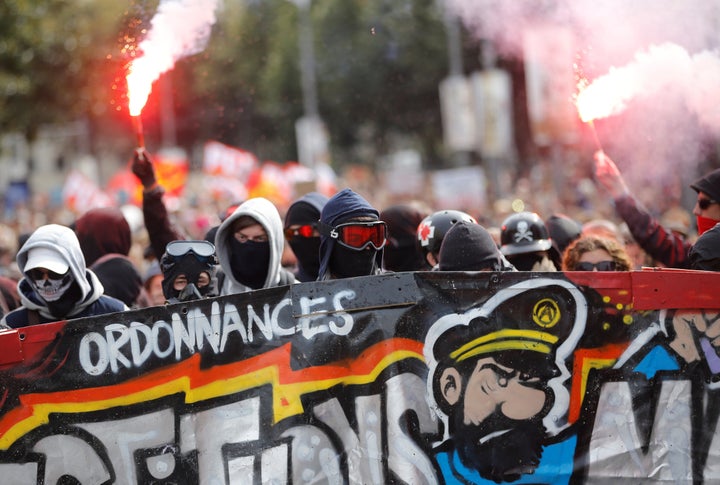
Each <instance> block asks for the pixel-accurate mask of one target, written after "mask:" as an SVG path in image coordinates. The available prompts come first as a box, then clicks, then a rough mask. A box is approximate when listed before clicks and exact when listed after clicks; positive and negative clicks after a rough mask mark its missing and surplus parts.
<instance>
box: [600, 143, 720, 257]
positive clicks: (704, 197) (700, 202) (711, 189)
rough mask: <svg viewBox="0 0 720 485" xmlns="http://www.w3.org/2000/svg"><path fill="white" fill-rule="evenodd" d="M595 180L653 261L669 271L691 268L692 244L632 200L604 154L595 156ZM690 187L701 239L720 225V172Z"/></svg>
mask: <svg viewBox="0 0 720 485" xmlns="http://www.w3.org/2000/svg"><path fill="white" fill-rule="evenodd" d="M595 180H596V181H597V183H598V185H599V186H600V187H602V188H603V189H604V190H605V191H606V192H607V193H608V194H609V195H610V196H611V197H612V198H613V204H614V205H615V211H616V212H617V214H618V216H620V217H621V218H622V219H623V221H625V223H627V226H628V229H630V232H631V234H632V237H633V239H634V240H635V241H636V242H637V243H638V244H639V245H640V247H641V248H642V249H643V250H644V251H645V252H646V253H647V254H648V255H650V257H652V258H653V260H655V261H657V262H659V263H662V264H664V265H665V266H667V267H669V268H690V267H691V261H690V250H691V248H692V246H693V245H692V243H691V242H690V241H688V240H687V239H685V238H684V237H683V236H681V235H678V234H676V233H674V232H673V231H672V230H671V229H669V228H665V227H663V226H662V225H661V223H660V222H659V221H658V220H657V219H655V218H654V217H652V216H651V215H650V213H649V212H648V210H647V209H646V208H645V207H643V206H642V204H640V202H638V201H637V199H635V197H633V195H632V193H631V192H630V189H629V188H628V186H627V185H626V183H625V180H624V179H623V177H622V174H621V173H620V170H619V169H618V167H617V165H615V162H613V160H611V159H610V157H608V156H607V155H605V153H604V152H602V151H598V152H597V153H595ZM690 187H691V188H692V189H693V190H694V191H695V192H696V193H697V199H696V200H695V207H693V211H692V212H693V214H694V215H695V218H696V222H697V228H698V236H701V235H702V234H703V233H704V232H705V231H707V230H709V229H711V228H712V227H713V226H715V224H717V223H718V222H720V168H717V169H715V170H713V171H711V172H709V173H706V174H705V175H703V176H702V177H700V178H699V179H697V180H695V182H693V183H692V184H690Z"/></svg>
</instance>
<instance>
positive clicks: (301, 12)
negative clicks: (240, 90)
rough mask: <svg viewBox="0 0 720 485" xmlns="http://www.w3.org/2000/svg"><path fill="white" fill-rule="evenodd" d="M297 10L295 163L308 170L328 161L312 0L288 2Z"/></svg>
mask: <svg viewBox="0 0 720 485" xmlns="http://www.w3.org/2000/svg"><path fill="white" fill-rule="evenodd" d="M290 1H292V3H294V4H295V6H297V8H298V44H299V47H300V82H301V86H302V96H303V117H302V118H300V119H299V120H297V122H296V123H295V134H296V137H297V145H298V161H299V162H300V163H301V164H302V165H304V166H306V167H310V168H313V169H314V168H315V166H316V164H317V162H319V161H326V160H327V159H328V146H327V145H328V141H327V132H326V130H325V125H324V124H323V122H322V119H321V118H320V115H319V110H318V97H317V80H316V78H315V49H314V47H313V30H312V19H311V17H310V1H311V0H290Z"/></svg>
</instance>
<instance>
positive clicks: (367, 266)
mask: <svg viewBox="0 0 720 485" xmlns="http://www.w3.org/2000/svg"><path fill="white" fill-rule="evenodd" d="M376 256H377V251H376V250H375V249H373V248H371V247H367V248H365V249H363V250H362V251H356V250H354V249H350V248H346V247H345V246H341V245H340V244H336V245H335V246H334V247H333V249H332V253H331V254H330V264H329V270H330V274H332V275H333V276H334V277H336V278H352V277H354V276H368V275H371V274H373V273H374V272H375V267H376V264H375V258H376Z"/></svg>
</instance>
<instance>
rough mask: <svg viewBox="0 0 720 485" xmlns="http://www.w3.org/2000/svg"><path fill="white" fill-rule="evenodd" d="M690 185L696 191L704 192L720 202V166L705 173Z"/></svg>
mask: <svg viewBox="0 0 720 485" xmlns="http://www.w3.org/2000/svg"><path fill="white" fill-rule="evenodd" d="M690 187H692V188H693V189H695V191H696V192H704V193H706V194H707V195H709V196H710V198H711V199H712V200H714V201H716V202H720V168H717V169H715V170H713V171H712V172H710V173H708V174H705V175H703V176H702V177H700V178H699V179H697V180H696V181H695V182H693V183H692V184H690Z"/></svg>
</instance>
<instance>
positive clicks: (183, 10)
mask: <svg viewBox="0 0 720 485" xmlns="http://www.w3.org/2000/svg"><path fill="white" fill-rule="evenodd" d="M218 1H219V0H161V1H160V4H159V5H158V9H157V12H156V13H155V16H154V17H153V19H152V21H151V23H150V29H149V30H148V33H147V35H146V36H145V38H144V39H143V40H142V41H141V42H140V44H139V45H138V48H139V50H140V51H141V54H140V57H137V58H135V59H133V61H132V65H131V69H130V74H129V76H128V83H129V84H130V83H131V82H132V83H133V85H134V86H138V85H140V86H142V91H143V96H140V101H141V102H140V106H142V105H144V104H145V100H146V99H147V95H149V93H150V86H151V85H152V83H153V82H155V81H156V80H157V79H158V78H159V77H160V75H161V74H163V73H165V72H167V71H169V70H170V69H172V68H173V67H174V66H175V63H176V62H177V61H178V60H180V59H182V58H183V57H187V56H190V55H193V54H197V53H198V52H202V50H204V49H205V46H206V45H207V42H208V40H209V38H210V33H211V31H212V26H213V25H214V24H215V21H216V18H215V11H216V9H217V6H218ZM143 98H144V99H143ZM131 111H132V110H131Z"/></svg>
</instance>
